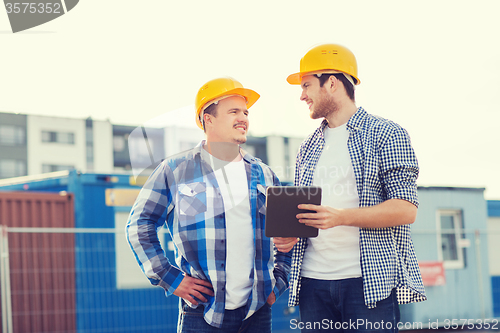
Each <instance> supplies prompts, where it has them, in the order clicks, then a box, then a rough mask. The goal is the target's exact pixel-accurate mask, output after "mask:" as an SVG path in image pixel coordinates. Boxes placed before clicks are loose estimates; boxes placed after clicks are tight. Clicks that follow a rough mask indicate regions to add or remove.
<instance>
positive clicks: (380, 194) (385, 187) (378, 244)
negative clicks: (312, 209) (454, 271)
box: [288, 108, 426, 308]
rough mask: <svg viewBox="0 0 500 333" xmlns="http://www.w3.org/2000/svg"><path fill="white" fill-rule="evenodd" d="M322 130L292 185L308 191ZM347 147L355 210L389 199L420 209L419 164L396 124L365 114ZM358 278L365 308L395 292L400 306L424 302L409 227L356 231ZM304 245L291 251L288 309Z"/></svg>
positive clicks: (294, 301)
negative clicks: (358, 249)
mask: <svg viewBox="0 0 500 333" xmlns="http://www.w3.org/2000/svg"><path fill="white" fill-rule="evenodd" d="M326 126H328V122H327V121H326V120H324V121H323V122H322V123H321V126H320V127H319V128H318V129H316V131H315V132H314V133H313V134H311V135H310V136H309V137H308V138H307V139H306V140H305V141H304V142H303V143H302V145H301V146H300V149H299V152H298V154H297V161H296V167H295V185H297V186H299V185H300V186H310V185H312V183H313V177H314V170H315V168H316V165H317V164H318V160H319V158H320V156H321V153H322V151H323V147H324V145H325V139H324V136H323V131H324V129H325V127H326ZM347 130H348V131H349V139H348V142H347V146H348V150H349V155H350V157H351V162H352V166H353V169H354V175H355V178H356V186H357V190H358V195H359V207H369V206H374V205H377V204H380V203H382V202H384V201H386V200H389V199H403V200H406V201H409V202H411V203H412V204H414V205H415V206H417V207H418V198H417V185H416V180H417V177H418V171H419V168H418V162H417V158H416V156H415V152H414V151H413V148H412V147H411V143H410V138H409V136H408V133H407V132H406V131H405V130H404V129H403V128H402V127H401V126H399V125H398V124H396V123H394V122H392V121H389V120H386V119H383V118H380V117H377V116H373V115H370V114H368V113H366V111H365V110H364V109H363V108H358V110H357V112H356V113H355V114H354V115H353V116H352V117H351V118H350V119H349V121H348V122H347ZM359 246H360V252H361V253H360V261H361V272H362V275H363V287H364V288H363V289H364V294H365V304H366V306H367V307H368V308H374V307H375V306H376V302H378V301H381V300H383V299H385V298H387V297H389V295H390V293H391V291H392V289H394V288H397V295H398V301H399V303H400V304H405V303H411V302H419V301H424V300H426V296H425V291H424V286H423V283H422V278H421V275H420V269H419V267H418V262H417V257H416V255H415V250H414V248H413V242H412V240H411V229H410V226H409V225H402V226H397V227H391V228H360V231H359ZM306 247H307V239H305V238H304V239H301V240H300V241H299V243H297V245H295V247H294V251H293V257H292V272H291V274H290V298H289V300H288V305H289V306H295V305H298V304H299V292H300V283H301V280H300V269H301V265H302V260H303V258H304V253H305V250H306Z"/></svg>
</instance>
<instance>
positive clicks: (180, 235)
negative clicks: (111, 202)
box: [127, 77, 291, 333]
mask: <svg viewBox="0 0 500 333" xmlns="http://www.w3.org/2000/svg"><path fill="white" fill-rule="evenodd" d="M259 97H260V96H259V95H258V94H257V93H256V92H255V91H253V90H250V89H246V88H244V87H243V86H242V85H241V83H239V82H238V81H236V80H235V79H233V78H229V77H225V78H218V79H215V80H211V81H209V82H207V83H206V84H204V85H203V86H202V87H201V88H200V89H199V91H198V94H197V96H196V101H195V109H196V111H195V112H196V123H197V124H198V126H199V127H200V128H202V129H204V130H205V133H206V140H204V141H202V142H201V143H200V144H199V145H198V146H197V147H195V148H193V149H191V150H188V151H186V152H183V153H181V154H178V155H176V156H174V157H172V158H168V159H166V160H164V161H163V162H162V163H161V164H160V165H159V166H158V167H157V169H156V170H155V171H154V172H153V173H152V175H151V176H150V177H149V179H148V181H147V182H146V183H145V185H144V187H143V189H142V191H141V192H140V194H139V196H138V198H137V200H136V202H135V204H134V206H133V208H132V212H131V214H130V218H129V221H128V223H127V239H128V241H129V244H130V246H131V248H132V250H133V252H134V254H135V257H136V258H137V261H138V262H139V265H140V266H141V268H142V270H143V271H144V273H145V274H146V276H147V277H148V278H149V280H150V281H151V283H152V284H153V285H157V286H160V287H162V288H164V289H165V291H166V294H167V296H169V295H172V294H174V295H176V296H178V297H180V303H179V307H180V308H179V311H180V316H179V323H178V332H196V333H201V332H224V333H226V332H234V333H236V332H255V333H260V332H271V305H272V304H273V303H274V302H275V300H276V298H277V297H279V296H280V295H281V294H282V293H283V292H284V291H285V290H286V289H287V288H288V272H289V271H290V263H291V252H290V253H282V252H278V251H273V247H272V243H271V241H270V239H269V238H267V237H265V235H264V223H265V201H266V200H265V187H267V186H271V185H279V180H278V178H277V177H276V175H275V174H274V173H273V172H272V171H271V169H270V168H269V167H268V166H267V165H265V164H264V163H262V162H261V161H260V160H258V159H256V158H254V157H253V156H251V155H250V154H248V153H246V152H245V151H244V150H242V149H241V148H240V146H239V144H242V143H245V142H246V135H247V132H248V125H249V121H248V114H249V111H248V109H249V108H250V107H251V106H252V105H253V104H254V103H255V102H256V101H257V100H258V99H259ZM165 222H166V224H167V227H168V229H169V231H170V234H171V236H172V241H173V244H174V246H175V256H176V260H175V261H176V264H177V265H176V266H174V265H173V264H172V263H170V262H169V261H168V259H167V258H166V257H165V255H164V252H163V250H162V248H161V245H160V243H159V242H158V236H157V230H158V229H159V228H161V226H162V225H163V224H164V223H165Z"/></svg>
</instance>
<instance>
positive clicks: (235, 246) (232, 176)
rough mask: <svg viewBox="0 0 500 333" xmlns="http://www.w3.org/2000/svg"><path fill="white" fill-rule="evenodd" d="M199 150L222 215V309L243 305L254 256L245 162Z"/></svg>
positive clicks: (249, 287)
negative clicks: (216, 191) (213, 178)
mask: <svg viewBox="0 0 500 333" xmlns="http://www.w3.org/2000/svg"><path fill="white" fill-rule="evenodd" d="M202 151H203V153H204V159H205V160H206V161H211V163H210V164H211V165H212V169H213V170H214V173H215V176H216V179H217V183H218V184H219V188H220V191H221V194H222V200H223V202H224V211H225V215H226V309H237V308H239V307H242V306H244V305H246V303H247V301H248V297H249V296H250V293H251V291H252V285H253V280H252V279H251V278H250V276H251V273H252V271H253V267H254V257H255V246H254V232H253V226H252V215H251V214H250V199H249V196H248V183H247V174H246V171H245V164H244V161H243V159H241V160H240V161H238V162H226V161H222V160H219V159H217V158H215V157H213V156H212V155H210V154H209V153H208V152H207V151H206V150H204V149H203V150H202Z"/></svg>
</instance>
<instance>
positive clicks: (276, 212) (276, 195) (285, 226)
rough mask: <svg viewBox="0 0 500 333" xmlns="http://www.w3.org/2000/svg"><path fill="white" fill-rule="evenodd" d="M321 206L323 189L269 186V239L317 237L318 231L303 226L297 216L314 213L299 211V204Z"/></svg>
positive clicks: (267, 213)
mask: <svg viewBox="0 0 500 333" xmlns="http://www.w3.org/2000/svg"><path fill="white" fill-rule="evenodd" d="M308 203H310V204H315V205H321V187H318V186H269V187H268V188H267V198H266V236H267V237H303V238H304V237H317V236H318V229H317V228H314V227H310V226H307V225H305V224H302V223H300V222H299V220H298V219H297V217H296V216H297V214H299V213H306V212H314V211H308V210H304V209H298V208H297V206H298V205H299V204H308Z"/></svg>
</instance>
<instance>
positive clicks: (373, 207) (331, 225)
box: [275, 44, 426, 332]
mask: <svg viewBox="0 0 500 333" xmlns="http://www.w3.org/2000/svg"><path fill="white" fill-rule="evenodd" d="M287 81H288V82H289V83H290V84H297V85H299V84H300V85H301V87H302V94H301V96H300V99H301V100H302V101H304V102H306V103H307V105H308V107H309V114H310V117H311V118H313V119H321V118H322V119H323V122H322V123H321V125H320V127H319V128H318V129H317V130H316V131H315V132H314V133H313V134H312V135H310V136H309V137H308V138H307V139H306V140H305V141H304V142H303V143H302V145H301V146H300V149H299V152H298V155H297V160H296V169H295V185H298V186H310V185H317V186H321V187H322V192H323V197H322V202H321V205H306V204H304V205H299V208H301V209H306V210H311V211H312V212H310V213H302V214H298V215H297V218H298V219H299V221H300V222H301V223H304V224H306V225H309V226H313V227H316V228H318V229H320V231H319V236H318V237H317V238H309V239H300V240H297V239H291V238H288V239H283V238H278V239H275V243H276V245H277V247H278V249H280V250H281V251H288V250H290V249H291V248H292V246H294V245H295V246H294V251H293V257H292V271H291V275H290V298H289V306H295V305H300V322H296V323H295V324H294V325H295V326H296V327H297V328H302V329H303V330H302V331H303V332H316V331H318V332H319V331H321V332H322V331H323V330H328V329H331V330H335V329H340V330H353V331H366V330H377V331H387V332H394V331H397V329H398V327H397V326H398V322H399V307H398V303H399V304H404V303H410V302H418V301H423V300H425V299H426V296H425V292H424V287H423V284H422V279H421V276H420V271H419V268H418V263H417V258H416V255H415V251H414V249H413V243H412V240H411V235H410V224H412V223H413V222H414V221H415V218H416V214H417V207H418V198H417V185H416V180H417V176H418V172H419V167H418V162H417V158H416V156H415V153H414V151H413V148H412V146H411V143H410V137H409V136H408V133H407V132H406V131H405V130H404V129H403V128H402V127H401V126H399V125H398V124H396V123H394V122H392V121H389V120H386V119H383V118H380V117H377V116H373V115H370V114H368V113H367V112H366V111H365V110H364V109H363V108H362V107H359V108H358V107H356V104H355V98H354V92H355V86H356V85H358V84H359V83H360V80H359V78H358V70H357V63H356V59H355V57H354V55H353V53H352V52H351V51H350V50H349V49H347V48H345V47H343V46H341V45H337V44H325V45H320V46H317V47H314V48H312V49H311V50H309V51H308V52H307V53H306V55H305V56H304V57H303V58H302V59H301V61H300V72H298V73H295V74H292V75H290V76H289V77H288V78H287ZM297 241H298V243H297ZM299 300H300V303H299ZM313 323H322V324H325V325H326V326H325V325H322V326H321V327H318V326H317V325H313Z"/></svg>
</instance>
